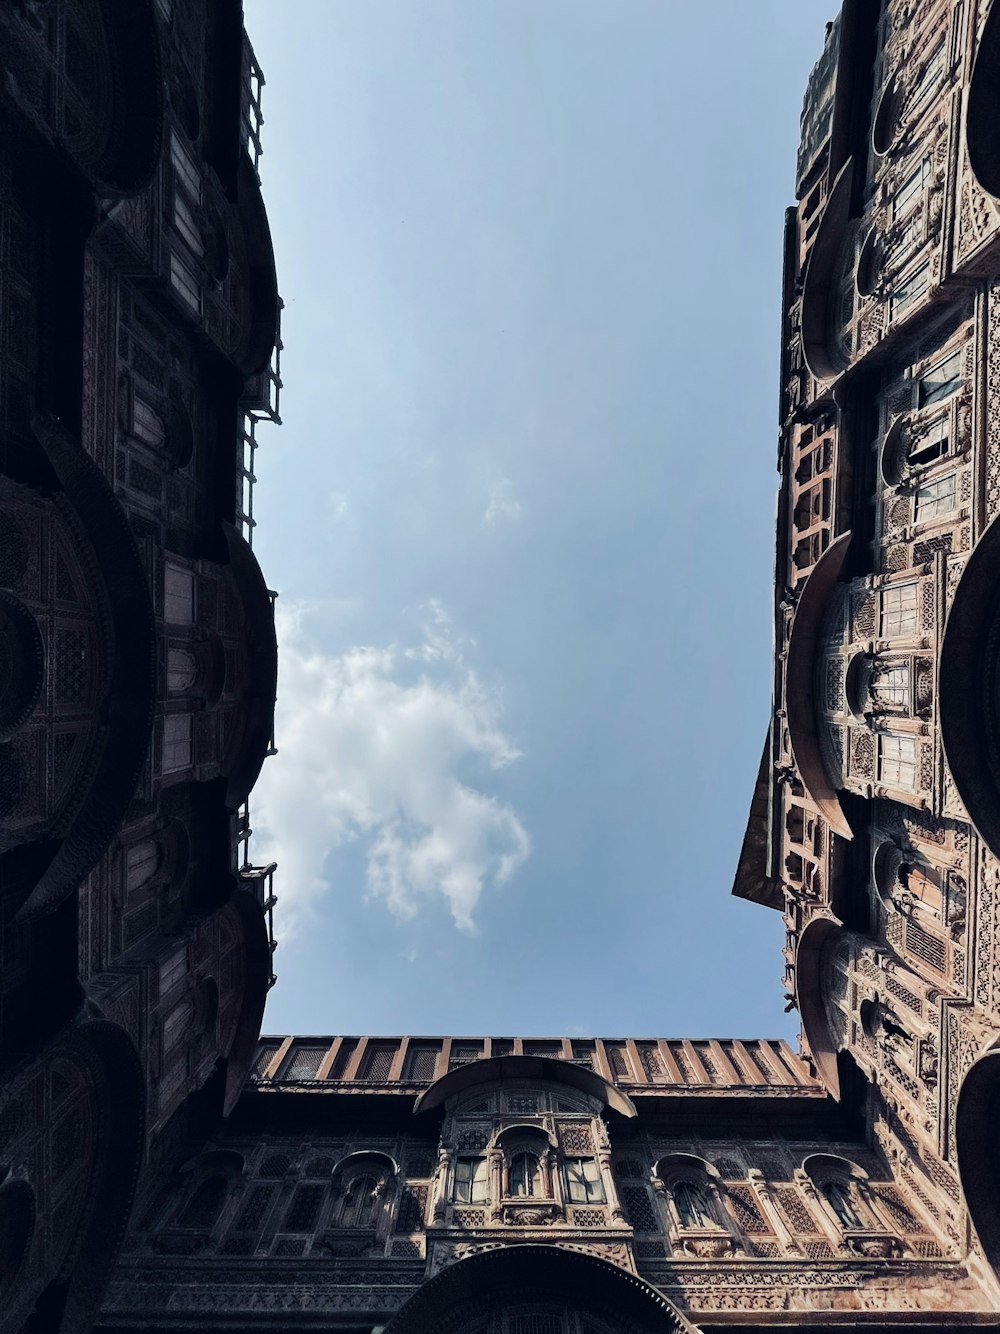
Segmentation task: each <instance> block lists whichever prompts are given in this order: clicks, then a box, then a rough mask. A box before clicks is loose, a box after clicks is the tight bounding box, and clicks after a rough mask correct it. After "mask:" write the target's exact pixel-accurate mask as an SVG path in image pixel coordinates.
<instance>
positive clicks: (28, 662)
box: [0, 590, 45, 741]
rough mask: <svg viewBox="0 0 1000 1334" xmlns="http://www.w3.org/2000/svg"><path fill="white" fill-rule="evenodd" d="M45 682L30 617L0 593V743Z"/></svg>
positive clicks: (38, 639) (38, 640) (31, 705)
mask: <svg viewBox="0 0 1000 1334" xmlns="http://www.w3.org/2000/svg"><path fill="white" fill-rule="evenodd" d="M44 683H45V649H44V647H43V645H42V636H41V632H40V631H39V629H38V625H37V623H36V621H35V618H34V616H32V614H31V612H30V611H29V610H28V609H27V607H26V606H25V605H24V603H23V602H21V601H20V600H19V599H18V598H16V597H15V596H14V595H13V593H7V592H4V591H2V590H0V741H7V740H9V739H10V737H12V736H13V735H14V733H15V732H16V731H17V730H18V728H19V727H21V726H22V725H23V724H24V723H25V722H26V721H27V719H28V718H29V717H30V715H31V713H32V711H33V710H34V708H35V705H36V704H37V703H38V700H39V697H40V696H41V693H42V686H43V685H44Z"/></svg>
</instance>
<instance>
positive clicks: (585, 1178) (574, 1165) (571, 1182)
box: [566, 1158, 605, 1204]
mask: <svg viewBox="0 0 1000 1334" xmlns="http://www.w3.org/2000/svg"><path fill="white" fill-rule="evenodd" d="M566 1194H567V1195H568V1196H569V1200H570V1203H571V1204H604V1202H605V1199H604V1182H603V1181H602V1180H601V1169H600V1167H599V1166H598V1164H597V1160H596V1159H594V1158H567V1159H566Z"/></svg>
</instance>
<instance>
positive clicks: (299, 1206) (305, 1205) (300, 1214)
mask: <svg viewBox="0 0 1000 1334" xmlns="http://www.w3.org/2000/svg"><path fill="white" fill-rule="evenodd" d="M325 1193H326V1187H325V1186H299V1188H298V1190H297V1191H296V1192H295V1194H294V1195H293V1196H292V1199H291V1203H290V1204H289V1206H288V1213H287V1214H286V1216H285V1231H286V1232H312V1231H313V1229H314V1228H315V1227H316V1224H317V1222H318V1221H319V1211H320V1207H321V1205H322V1203H323V1196H324V1194H325Z"/></svg>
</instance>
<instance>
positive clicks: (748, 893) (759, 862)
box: [733, 730, 785, 910]
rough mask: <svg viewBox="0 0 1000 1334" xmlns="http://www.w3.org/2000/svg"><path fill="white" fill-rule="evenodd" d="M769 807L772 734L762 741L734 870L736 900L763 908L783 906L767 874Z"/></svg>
mask: <svg viewBox="0 0 1000 1334" xmlns="http://www.w3.org/2000/svg"><path fill="white" fill-rule="evenodd" d="M770 805H771V733H770V730H768V732H767V734H766V735H765V737H764V749H763V751H762V752H761V757H760V768H759V769H758V770H757V781H756V782H755V783H754V788H753V797H752V798H751V800H750V818H749V819H748V820H747V828H746V833H745V834H744V835H743V846H742V847H741V848H740V860H739V862H738V863H737V866H736V879H735V880H734V881H733V893H734V894H735V895H736V897H737V898H740V899H749V900H750V901H751V903H762V904H763V905H764V907H765V908H778V909H779V910H783V909H784V906H785V901H784V896H783V895H782V892H781V885H780V884H779V883H778V882H777V881H776V880H775V879H774V878H773V877H772V876H771V875H770V874H769V872H768V848H767V844H768V825H769V816H770Z"/></svg>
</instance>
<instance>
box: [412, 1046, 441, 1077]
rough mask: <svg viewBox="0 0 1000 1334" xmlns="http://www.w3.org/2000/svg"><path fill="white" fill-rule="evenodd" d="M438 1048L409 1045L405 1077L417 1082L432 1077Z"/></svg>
mask: <svg viewBox="0 0 1000 1334" xmlns="http://www.w3.org/2000/svg"><path fill="white" fill-rule="evenodd" d="M438 1051H439V1048H437V1047H429V1046H428V1047H414V1046H411V1047H410V1049H409V1051H408V1052H407V1055H406V1078H407V1079H412V1080H415V1081H416V1082H418V1083H422V1082H425V1081H426V1082H428V1083H429V1082H430V1081H431V1080H432V1079H433V1078H434V1069H435V1067H436V1065H437V1058H438Z"/></svg>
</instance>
